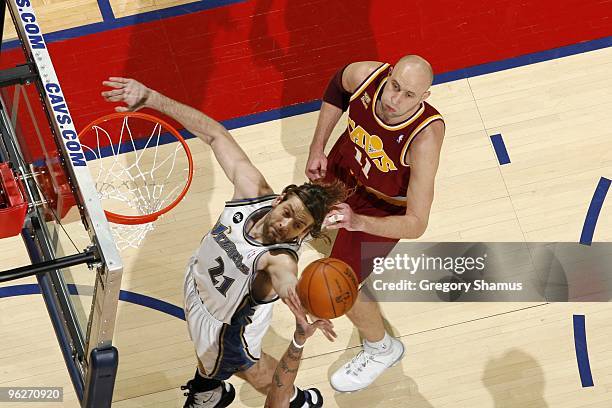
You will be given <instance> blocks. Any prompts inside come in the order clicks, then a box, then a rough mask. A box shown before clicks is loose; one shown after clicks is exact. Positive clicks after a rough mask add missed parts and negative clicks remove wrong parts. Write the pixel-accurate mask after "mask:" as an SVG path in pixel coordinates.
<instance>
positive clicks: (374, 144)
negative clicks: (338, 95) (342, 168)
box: [349, 118, 397, 177]
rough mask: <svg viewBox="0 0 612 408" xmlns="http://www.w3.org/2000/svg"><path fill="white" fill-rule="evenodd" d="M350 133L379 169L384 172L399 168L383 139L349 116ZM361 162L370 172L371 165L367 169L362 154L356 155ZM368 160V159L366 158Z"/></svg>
mask: <svg viewBox="0 0 612 408" xmlns="http://www.w3.org/2000/svg"><path fill="white" fill-rule="evenodd" d="M349 135H350V138H351V141H352V142H353V143H355V144H356V145H357V146H359V147H361V148H363V149H364V150H365V152H366V154H367V155H368V157H369V158H370V160H371V161H372V163H374V165H375V166H376V167H377V168H378V170H380V171H382V172H383V173H388V172H389V171H394V170H397V167H396V166H395V163H393V161H392V160H391V159H390V158H389V156H388V155H387V153H385V150H384V146H383V141H382V140H381V139H380V137H378V136H376V135H370V134H369V133H368V132H367V131H366V130H365V129H364V128H362V127H361V126H359V125H356V124H355V121H354V120H352V119H351V118H349ZM355 159H357V161H358V162H359V164H360V165H361V166H362V170H363V172H364V173H365V174H366V177H367V172H369V166H368V168H367V170H366V168H365V167H366V165H365V164H362V163H361V156H360V157H359V158H357V156H356V157H355ZM365 160H366V162H368V159H367V158H366V159H365Z"/></svg>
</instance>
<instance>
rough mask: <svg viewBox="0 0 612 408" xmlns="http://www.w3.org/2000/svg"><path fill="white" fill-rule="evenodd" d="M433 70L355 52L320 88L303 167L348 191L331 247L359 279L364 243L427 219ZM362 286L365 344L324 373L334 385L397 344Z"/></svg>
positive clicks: (435, 138) (358, 310) (373, 370)
mask: <svg viewBox="0 0 612 408" xmlns="http://www.w3.org/2000/svg"><path fill="white" fill-rule="evenodd" d="M432 79H433V71H432V69H431V66H430V65H429V63H428V62H427V61H426V60H425V59H423V58H421V57H419V56H416V55H407V56H405V57H403V58H401V59H400V60H399V61H398V62H397V64H395V66H394V67H391V66H390V65H389V64H384V63H381V62H373V61H365V62H355V63H352V64H349V65H347V66H346V67H344V68H342V69H340V70H339V71H338V72H337V73H336V74H335V75H334V77H333V78H332V79H331V81H330V83H329V86H328V88H327V90H326V91H325V95H324V96H323V104H322V106H321V112H320V113H319V119H318V123H317V128H316V130H315V134H314V138H313V141H312V144H311V145H310V155H309V157H308V163H307V165H306V176H307V177H308V178H309V179H311V180H315V179H320V178H328V179H331V178H337V179H340V180H342V181H344V182H345V183H346V184H347V185H348V186H349V187H353V188H355V193H354V194H353V195H352V196H351V197H349V199H348V200H347V201H346V203H343V204H340V205H338V206H337V207H336V208H335V209H334V210H333V211H332V212H331V213H330V214H329V215H330V217H329V218H328V219H329V220H330V222H331V224H330V225H329V226H328V228H332V229H338V235H337V236H336V240H335V242H334V245H333V248H332V251H331V254H330V256H331V257H334V258H339V259H342V260H343V261H345V262H347V263H348V264H350V265H351V266H352V267H353V269H354V270H355V271H356V272H357V273H358V275H359V278H360V281H361V282H363V280H364V279H365V278H367V276H368V275H369V274H370V272H371V270H367V271H364V270H361V264H360V263H361V257H360V251H361V243H362V242H378V243H380V244H377V251H375V253H372V254H368V257H369V256H372V257H373V256H386V255H387V254H388V253H389V252H390V251H391V250H392V249H393V247H394V246H395V244H396V243H397V241H398V240H399V239H401V238H412V239H414V238H418V237H420V236H421V235H422V234H423V233H424V231H425V229H426V227H427V222H428V219H429V212H430V209H431V204H432V201H433V196H434V179H435V175H436V172H437V169H438V161H439V158H440V149H441V147H442V139H443V137H444V122H443V119H442V116H441V115H440V114H439V113H438V111H437V110H436V109H435V108H433V107H432V106H431V105H429V104H428V103H427V102H425V99H427V97H428V96H429V94H430V93H429V87H430V86H431V83H432ZM347 108H350V109H349V118H348V126H347V128H346V130H345V131H344V133H343V134H342V135H341V136H340V139H338V141H337V142H336V144H335V145H334V146H333V148H332V150H331V152H330V153H329V156H328V157H326V156H325V154H324V149H325V145H326V144H327V141H328V140H329V137H330V135H331V131H332V129H333V128H334V126H335V125H336V124H337V123H338V120H339V119H340V117H341V115H342V112H343V111H346V110H347ZM364 297H365V294H364V293H363V292H360V296H359V298H358V300H357V302H356V304H355V306H353V308H352V310H351V311H350V312H349V313H348V314H347V316H348V317H349V319H351V321H352V322H353V324H354V325H355V326H356V327H357V328H358V329H359V332H360V334H361V337H362V338H363V339H364V343H363V350H362V351H361V352H360V353H359V354H358V355H357V356H355V357H354V358H353V359H352V360H351V361H350V362H349V363H347V364H346V365H344V366H343V367H342V368H340V369H339V370H338V371H336V372H335V373H334V374H333V375H332V377H331V385H332V387H333V388H334V389H335V390H337V391H341V392H350V391H357V390H359V389H362V388H364V387H367V386H368V385H370V384H371V383H372V382H373V381H374V380H375V379H376V378H377V377H378V376H379V375H380V374H382V373H383V372H384V370H385V369H387V368H388V367H390V366H392V365H394V364H395V363H397V362H398V361H399V360H400V359H401V357H402V355H403V353H404V346H403V344H402V343H401V342H400V341H399V340H397V339H394V338H392V337H391V336H390V335H389V334H388V333H387V332H386V331H385V329H384V326H383V319H382V315H381V313H380V308H379V306H378V304H377V303H376V302H372V301H365V300H364Z"/></svg>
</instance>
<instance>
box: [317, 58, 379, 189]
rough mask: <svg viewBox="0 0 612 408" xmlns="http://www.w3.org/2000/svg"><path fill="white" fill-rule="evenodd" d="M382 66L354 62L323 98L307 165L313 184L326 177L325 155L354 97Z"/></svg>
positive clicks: (330, 86)
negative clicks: (332, 136)
mask: <svg viewBox="0 0 612 408" xmlns="http://www.w3.org/2000/svg"><path fill="white" fill-rule="evenodd" d="M381 64H382V63H381V62H376V61H362V62H354V63H352V64H349V65H347V66H346V67H343V68H341V69H340V70H338V72H336V74H334V76H333V77H332V78H331V80H330V81H329V84H328V86H327V89H326V90H325V94H324V95H323V103H322V104H321V111H320V112H319V119H318V120H317V127H316V129H315V133H314V137H313V139H312V143H311V144H310V155H309V157H308V163H307V164H306V177H308V178H309V179H310V180H316V179H319V178H324V177H325V173H326V171H327V159H326V157H325V153H324V151H325V146H326V145H327V142H328V141H329V138H330V136H331V133H332V131H333V130H334V127H335V126H336V124H337V123H338V121H339V120H340V117H341V116H342V112H344V111H346V110H347V109H348V105H349V100H350V98H351V95H352V94H353V93H354V92H355V91H356V90H357V88H358V87H359V85H360V84H361V83H362V82H363V81H364V80H365V79H366V78H367V77H368V76H369V75H370V74H371V73H372V72H374V71H375V70H376V69H377V68H378V67H380V66H381Z"/></svg>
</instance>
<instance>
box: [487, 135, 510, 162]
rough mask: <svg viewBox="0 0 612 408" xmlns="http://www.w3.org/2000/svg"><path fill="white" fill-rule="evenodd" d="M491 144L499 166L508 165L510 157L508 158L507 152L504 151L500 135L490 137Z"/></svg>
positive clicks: (504, 147) (504, 145)
mask: <svg viewBox="0 0 612 408" xmlns="http://www.w3.org/2000/svg"><path fill="white" fill-rule="evenodd" d="M491 143H493V148H494V149H495V154H496V155H497V160H498V161H499V164H500V165H504V164H508V163H510V156H508V150H507V149H506V144H505V143H504V139H503V138H502V135H500V134H497V135H491Z"/></svg>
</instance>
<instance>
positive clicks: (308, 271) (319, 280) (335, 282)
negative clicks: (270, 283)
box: [298, 258, 359, 319]
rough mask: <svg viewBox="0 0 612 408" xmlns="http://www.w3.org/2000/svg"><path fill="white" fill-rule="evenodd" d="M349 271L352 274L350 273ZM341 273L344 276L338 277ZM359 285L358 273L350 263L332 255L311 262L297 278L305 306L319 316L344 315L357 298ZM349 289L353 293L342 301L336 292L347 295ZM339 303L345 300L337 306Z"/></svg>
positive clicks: (335, 316)
mask: <svg viewBox="0 0 612 408" xmlns="http://www.w3.org/2000/svg"><path fill="white" fill-rule="evenodd" d="M348 271H350V273H351V274H352V275H353V276H352V277H350V276H348V273H349V272H348ZM320 274H322V275H320ZM338 274H340V275H342V276H343V278H342V279H340V278H339V277H337V276H336V275H338ZM305 275H310V276H305ZM328 275H329V276H328ZM351 278H353V279H351ZM358 289H359V288H358V285H357V277H356V276H355V275H354V272H353V271H352V269H351V268H350V266H348V265H347V264H346V263H345V262H343V261H341V260H338V259H333V258H323V259H318V260H315V261H313V262H311V263H310V264H309V265H308V266H306V268H304V270H303V271H302V275H301V276H300V280H299V282H298V294H299V295H300V299H302V302H303V306H304V307H305V309H306V310H308V311H309V313H311V314H312V315H314V316H316V317H319V318H328V319H334V318H337V317H340V316H342V315H344V314H345V313H346V312H347V311H348V310H349V309H350V308H351V306H352V305H353V304H354V303H355V301H356V300H357V295H358ZM311 292H312V293H311ZM346 292H349V293H350V297H349V298H346V299H344V300H343V301H342V302H339V301H338V299H337V296H342V297H343V298H344V296H345V294H346ZM336 303H342V306H343V307H342V308H340V307H336ZM349 305H350V306H349ZM347 306H348V307H347Z"/></svg>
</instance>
